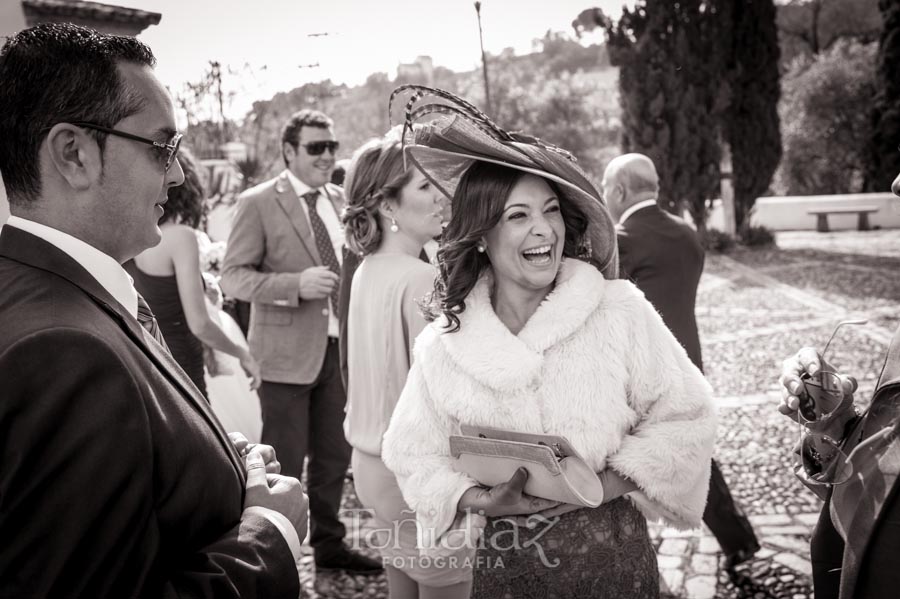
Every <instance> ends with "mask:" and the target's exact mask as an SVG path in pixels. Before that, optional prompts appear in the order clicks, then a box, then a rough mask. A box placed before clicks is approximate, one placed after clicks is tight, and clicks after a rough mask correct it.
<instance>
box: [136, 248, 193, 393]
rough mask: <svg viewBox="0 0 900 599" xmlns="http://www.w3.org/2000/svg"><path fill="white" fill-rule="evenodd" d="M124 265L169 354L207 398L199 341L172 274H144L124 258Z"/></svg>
mask: <svg viewBox="0 0 900 599" xmlns="http://www.w3.org/2000/svg"><path fill="white" fill-rule="evenodd" d="M124 267H125V270H126V271H128V274H130V275H131V277H132V278H133V279H134V287H135V289H137V290H138V293H140V294H141V295H142V296H144V299H145V300H146V301H147V305H148V306H150V310H152V311H153V315H154V316H155V317H156V320H157V322H158V323H159V328H160V330H161V331H162V335H163V338H164V339H165V340H166V345H168V346H169V350H170V351H171V352H172V357H174V358H175V361H176V362H178V365H179V366H181V368H182V369H184V371H185V372H186V373H187V375H188V376H189V377H190V378H191V381H193V383H194V384H195V385H196V386H197V388H198V389H199V390H200V392H201V393H203V397H206V398H207V399H209V395H208V394H207V392H206V379H205V378H204V371H203V343H202V342H201V341H200V340H199V339H197V337H195V336H194V334H193V333H191V330H190V329H189V328H188V324H187V318H186V317H185V315H184V309H183V308H182V307H181V297H180V296H179V295H178V282H177V280H176V279H175V275H169V276H156V275H148V274H147V273H145V272H144V271H142V270H141V269H139V268H138V267H137V264H135V262H134V260H129V261H128V262H126V263H125V264H124Z"/></svg>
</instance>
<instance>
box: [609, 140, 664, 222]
mask: <svg viewBox="0 0 900 599" xmlns="http://www.w3.org/2000/svg"><path fill="white" fill-rule="evenodd" d="M602 187H603V195H604V197H605V198H606V202H607V204H608V206H609V209H610V211H611V212H612V213H613V215H614V216H615V217H616V218H618V217H619V216H621V214H622V213H623V212H624V211H625V210H627V209H628V208H630V207H631V206H633V205H634V204H637V203H638V202H643V201H644V200H649V199H655V198H656V196H657V195H658V194H659V175H657V174H656V167H655V166H654V165H653V161H652V160H650V159H649V158H648V157H647V156H644V155H643V154H623V155H622V156H618V157H617V158H613V159H612V160H611V161H610V163H609V164H608V165H607V167H606V171H605V172H604V173H603V183H602Z"/></svg>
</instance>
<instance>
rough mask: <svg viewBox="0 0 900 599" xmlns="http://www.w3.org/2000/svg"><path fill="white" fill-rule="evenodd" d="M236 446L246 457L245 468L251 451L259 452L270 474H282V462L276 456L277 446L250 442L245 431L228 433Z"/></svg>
mask: <svg viewBox="0 0 900 599" xmlns="http://www.w3.org/2000/svg"><path fill="white" fill-rule="evenodd" d="M228 437H229V438H230V439H231V442H232V443H234V448H235V449H237V452H238V453H239V454H241V457H242V458H244V469H246V468H247V454H248V453H250V452H251V451H256V452H258V453H259V454H260V455H261V456H262V458H263V461H264V462H265V465H266V472H267V473H269V474H281V462H279V461H278V459H277V458H276V457H275V448H274V447H272V446H271V445H263V444H261V443H250V441H248V440H247V437H245V436H244V435H243V433H228Z"/></svg>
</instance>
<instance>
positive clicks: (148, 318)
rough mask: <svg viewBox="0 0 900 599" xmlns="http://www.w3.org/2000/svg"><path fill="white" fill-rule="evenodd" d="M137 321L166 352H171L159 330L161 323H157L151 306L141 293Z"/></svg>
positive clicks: (138, 297)
mask: <svg viewBox="0 0 900 599" xmlns="http://www.w3.org/2000/svg"><path fill="white" fill-rule="evenodd" d="M137 319H138V322H139V323H141V326H142V327H144V329H145V330H146V331H147V332H148V333H150V334H151V335H152V336H153V338H154V339H156V341H157V342H158V343H159V344H160V345H162V346H163V347H164V348H165V349H166V351H169V346H168V345H166V340H165V339H163V336H162V331H161V330H160V329H159V323H158V322H156V317H155V316H153V312H152V311H151V310H150V306H148V305H147V302H146V300H144V298H143V296H142V295H141V294H140V293H138V294H137Z"/></svg>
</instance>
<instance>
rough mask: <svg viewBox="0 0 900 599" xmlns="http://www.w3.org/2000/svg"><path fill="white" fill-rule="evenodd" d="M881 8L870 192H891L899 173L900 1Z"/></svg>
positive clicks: (884, 2) (888, 0) (884, 1)
mask: <svg viewBox="0 0 900 599" xmlns="http://www.w3.org/2000/svg"><path fill="white" fill-rule="evenodd" d="M878 9H879V10H880V11H881V18H882V22H883V24H884V26H883V29H882V31H881V37H880V39H879V44H878V70H877V74H876V86H875V87H876V89H877V90H878V92H877V93H876V94H875V100H874V105H873V107H872V139H871V142H870V143H869V151H868V164H867V169H866V190H867V191H887V190H889V189H890V188H891V181H892V180H893V179H894V177H896V176H897V173H898V172H900V152H898V150H897V144H898V143H900V77H898V74H900V0H879V2H878Z"/></svg>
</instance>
